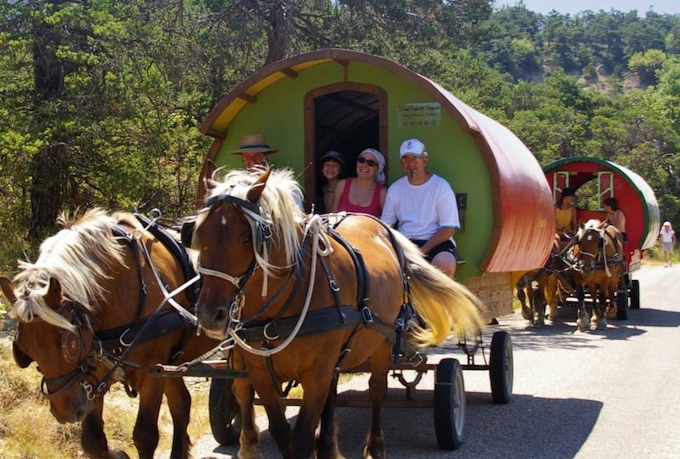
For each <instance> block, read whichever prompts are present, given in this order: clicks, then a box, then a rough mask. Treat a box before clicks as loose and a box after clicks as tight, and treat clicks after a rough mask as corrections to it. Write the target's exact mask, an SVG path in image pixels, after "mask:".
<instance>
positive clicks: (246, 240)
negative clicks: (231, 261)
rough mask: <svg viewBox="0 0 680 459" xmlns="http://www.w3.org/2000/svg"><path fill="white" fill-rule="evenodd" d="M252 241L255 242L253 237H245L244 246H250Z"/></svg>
mask: <svg viewBox="0 0 680 459" xmlns="http://www.w3.org/2000/svg"><path fill="white" fill-rule="evenodd" d="M252 240H253V239H252V237H251V236H250V235H248V236H245V237H244V238H243V245H248V244H250V241H252Z"/></svg>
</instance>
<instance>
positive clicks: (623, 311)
mask: <svg viewBox="0 0 680 459" xmlns="http://www.w3.org/2000/svg"><path fill="white" fill-rule="evenodd" d="M616 319H617V320H628V291H627V290H625V289H624V290H617V291H616Z"/></svg>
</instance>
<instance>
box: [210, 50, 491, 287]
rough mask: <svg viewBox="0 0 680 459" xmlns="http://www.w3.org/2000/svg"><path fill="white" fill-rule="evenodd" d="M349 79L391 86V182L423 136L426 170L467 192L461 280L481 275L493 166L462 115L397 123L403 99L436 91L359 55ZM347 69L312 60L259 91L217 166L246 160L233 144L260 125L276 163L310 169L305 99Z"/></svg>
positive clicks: (428, 99)
mask: <svg viewBox="0 0 680 459" xmlns="http://www.w3.org/2000/svg"><path fill="white" fill-rule="evenodd" d="M347 75H348V81H349V82H356V83H365V84H372V85H375V86H380V87H382V88H383V89H384V90H385V91H386V92H387V97H388V108H387V122H388V151H387V152H383V153H384V154H385V157H386V160H387V171H388V184H389V183H392V182H394V181H395V180H397V179H398V178H399V177H401V176H402V175H403V171H402V169H401V165H400V162H399V146H400V145H401V142H402V141H403V140H405V139H408V138H411V137H416V138H419V139H420V140H422V141H423V142H424V143H425V145H426V147H427V150H428V152H429V154H430V158H429V166H428V169H429V170H430V171H432V172H435V173H437V174H439V175H441V176H442V177H444V178H445V179H446V180H448V181H449V183H450V184H451V186H452V187H453V189H454V191H455V192H456V193H459V194H460V193H465V194H466V195H467V210H463V211H461V218H462V220H463V223H464V227H463V228H462V229H461V230H459V231H457V233H456V241H457V244H458V248H459V253H460V257H461V258H462V259H464V260H465V261H466V263H465V264H463V265H461V266H460V267H459V271H458V273H457V275H456V278H457V279H458V280H465V279H467V278H469V277H472V276H475V275H478V274H479V272H478V270H477V266H478V264H479V262H480V261H481V258H482V257H483V255H484V254H485V253H486V250H487V248H488V246H489V241H490V237H491V229H492V224H493V214H492V212H493V205H492V201H491V183H490V177H489V174H488V170H487V166H486V163H485V161H484V158H483V157H482V155H481V153H480V152H479V149H478V148H477V145H476V143H475V141H474V139H473V137H472V136H471V135H470V134H468V133H466V132H463V130H462V129H461V128H460V127H459V126H458V124H457V123H456V121H455V120H454V119H453V118H452V117H450V116H449V115H448V113H447V112H446V110H445V107H442V108H441V119H440V123H439V125H438V126H432V127H429V126H427V127H399V123H398V119H399V116H398V115H399V107H400V106H402V105H403V104H413V103H432V102H436V101H435V99H434V97H433V96H432V95H430V94H429V93H427V92H426V91H424V90H423V89H422V88H420V87H419V86H418V85H416V84H414V83H413V82H411V81H409V80H407V79H405V78H403V77H401V76H398V75H396V74H394V73H392V72H389V71H387V70H386V69H384V68H382V67H376V66H373V65H369V64H366V63H361V62H354V61H352V62H350V64H349V67H348V74H347ZM343 80H344V69H343V67H342V66H341V65H339V64H337V63H335V62H329V63H326V64H322V65H317V66H313V67H310V68H307V69H305V70H303V71H301V72H299V74H298V76H297V78H294V79H290V78H284V79H282V80H280V81H278V82H277V83H275V84H273V85H271V86H270V87H269V88H267V89H265V90H264V91H262V92H261V93H260V94H258V96H257V102H256V103H255V104H249V105H247V106H246V107H245V108H244V109H243V110H242V111H241V112H240V113H239V114H238V116H237V117H236V118H235V119H234V121H233V122H232V123H231V124H230V125H229V127H228V129H227V134H228V137H227V139H226V140H225V141H224V143H223V145H222V148H221V150H220V152H219V153H218V155H217V157H216V163H217V164H218V165H219V166H223V165H224V166H229V167H242V164H241V160H240V157H239V156H238V155H232V154H229V153H228V151H230V150H235V149H237V148H238V146H239V143H240V139H241V136H243V135H244V134H250V133H256V132H261V133H264V134H265V135H266V136H267V140H268V142H269V144H270V145H271V146H272V147H273V148H278V149H279V152H277V153H275V154H273V155H272V156H271V157H270V160H271V163H273V164H275V165H278V166H287V167H291V168H292V169H293V170H295V171H297V172H298V174H299V177H300V178H299V181H300V182H301V183H303V176H304V172H303V170H304V165H303V161H304V151H303V149H304V128H305V127H304V125H303V124H304V109H305V107H304V99H305V95H306V94H307V93H308V92H309V91H311V90H313V89H316V88H320V87H323V86H327V85H330V84H335V83H339V82H342V81H343Z"/></svg>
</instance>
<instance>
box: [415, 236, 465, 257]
mask: <svg viewBox="0 0 680 459" xmlns="http://www.w3.org/2000/svg"><path fill="white" fill-rule="evenodd" d="M411 242H413V243H414V244H415V245H417V246H418V247H422V246H423V245H424V244H425V243H426V242H427V240H424V239H411ZM441 252H449V253H450V254H451V255H453V258H455V259H456V260H457V259H458V254H457V253H456V244H454V243H453V241H452V240H451V239H449V240H446V241H444V242H442V243H441V244H439V245H436V246H435V247H434V248H433V249H432V250H430V253H428V254H427V255H425V258H426V259H427V261H429V262H430V263H432V260H433V259H434V257H436V256H437V254H439V253H441Z"/></svg>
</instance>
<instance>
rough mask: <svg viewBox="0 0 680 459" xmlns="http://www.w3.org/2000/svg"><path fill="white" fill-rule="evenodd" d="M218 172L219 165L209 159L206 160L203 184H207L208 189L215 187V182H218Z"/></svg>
mask: <svg viewBox="0 0 680 459" xmlns="http://www.w3.org/2000/svg"><path fill="white" fill-rule="evenodd" d="M216 173H217V165H216V164H215V163H214V162H212V160H210V159H208V160H207V161H206V162H205V177H203V184H204V185H205V189H206V191H210V190H212V189H213V188H215V183H216V182H217V180H216V177H215V174H216Z"/></svg>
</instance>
